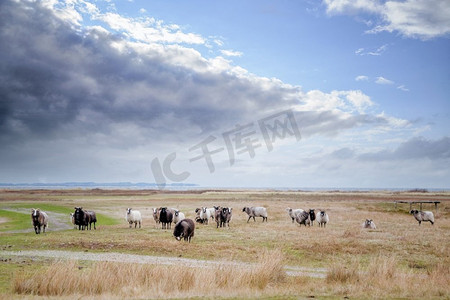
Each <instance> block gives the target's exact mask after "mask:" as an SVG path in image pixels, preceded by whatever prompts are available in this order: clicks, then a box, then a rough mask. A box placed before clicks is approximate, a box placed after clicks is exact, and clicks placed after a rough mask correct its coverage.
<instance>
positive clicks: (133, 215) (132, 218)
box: [125, 208, 142, 228]
mask: <svg viewBox="0 0 450 300" xmlns="http://www.w3.org/2000/svg"><path fill="white" fill-rule="evenodd" d="M125 220H127V222H128V223H129V224H130V228H131V225H132V224H133V223H134V228H136V226H137V224H138V223H139V228H141V223H142V216H141V212H140V211H138V210H133V209H131V208H127V214H126V215H125Z"/></svg>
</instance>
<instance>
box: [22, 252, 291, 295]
mask: <svg viewBox="0 0 450 300" xmlns="http://www.w3.org/2000/svg"><path fill="white" fill-rule="evenodd" d="M282 261H283V258H282V254H281V252H280V251H271V252H265V253H264V254H263V255H262V257H261V259H260V260H259V263H258V264H256V265H255V266H251V267H232V266H229V265H228V266H227V265H220V266H218V267H217V268H201V267H198V268H196V267H181V266H180V267H177V266H162V265H148V264H131V263H113V262H96V263H94V264H93V265H92V266H90V267H86V268H84V267H79V264H78V262H75V261H70V262H56V263H54V264H51V265H50V266H49V267H46V268H44V269H42V270H35V271H31V272H30V271H28V272H18V273H17V274H16V275H15V276H14V280H13V289H14V292H15V293H18V294H31V295H39V296H74V295H83V296H98V295H102V296H104V297H111V296H112V295H114V296H115V297H116V298H166V297H194V296H219V295H225V294H226V295H235V296H236V295H242V294H248V295H253V294H255V293H261V292H264V291H265V290H266V289H268V287H269V286H270V287H273V286H275V285H278V284H282V283H283V282H284V281H285V280H286V275H285V272H284V270H283V264H282Z"/></svg>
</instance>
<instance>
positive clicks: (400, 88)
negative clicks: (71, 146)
mask: <svg viewBox="0 0 450 300" xmlns="http://www.w3.org/2000/svg"><path fill="white" fill-rule="evenodd" d="M397 88H398V89H399V90H401V91H404V92H409V89H408V88H407V87H406V86H404V85H403V84H402V85H399V86H398V87H397Z"/></svg>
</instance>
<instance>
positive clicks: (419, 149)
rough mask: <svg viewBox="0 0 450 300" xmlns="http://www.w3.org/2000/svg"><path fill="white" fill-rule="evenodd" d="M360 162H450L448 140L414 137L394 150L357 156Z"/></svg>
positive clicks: (445, 138)
mask: <svg viewBox="0 0 450 300" xmlns="http://www.w3.org/2000/svg"><path fill="white" fill-rule="evenodd" d="M359 159H360V160H372V161H385V160H420V159H427V160H445V161H446V164H449V162H450V138H449V137H443V138H441V139H439V140H430V139H426V138H424V137H415V138H412V139H410V140H408V141H406V142H403V143H401V144H400V145H399V146H398V147H397V148H396V149H394V150H381V151H378V152H372V153H363V154H360V155H359Z"/></svg>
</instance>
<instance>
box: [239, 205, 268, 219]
mask: <svg viewBox="0 0 450 300" xmlns="http://www.w3.org/2000/svg"><path fill="white" fill-rule="evenodd" d="M242 211H244V212H246V213H247V215H248V220H247V223H248V221H250V219H251V218H253V221H255V222H256V219H255V217H262V218H263V222H264V220H265V221H266V222H267V209H266V208H265V207H244V208H243V209H242Z"/></svg>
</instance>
